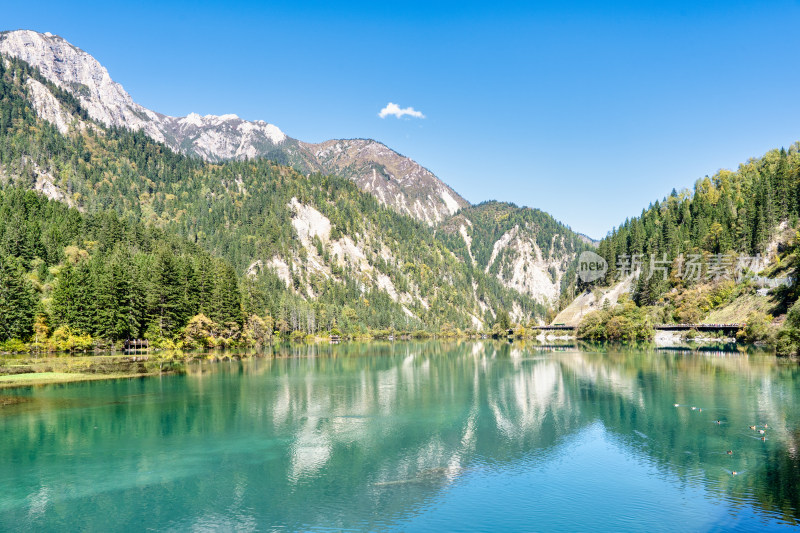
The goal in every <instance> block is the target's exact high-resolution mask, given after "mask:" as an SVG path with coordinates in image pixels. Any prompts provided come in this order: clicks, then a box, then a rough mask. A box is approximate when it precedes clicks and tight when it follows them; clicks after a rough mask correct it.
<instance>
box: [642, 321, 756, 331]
mask: <svg viewBox="0 0 800 533" xmlns="http://www.w3.org/2000/svg"><path fill="white" fill-rule="evenodd" d="M746 325H747V324H744V323H739V322H736V323H733V324H656V325H655V326H653V327H654V329H659V330H662V331H688V330H692V329H693V330H695V331H724V332H726V333H736V332H737V331H739V330H740V329H742V328H743V327H745V326H746Z"/></svg>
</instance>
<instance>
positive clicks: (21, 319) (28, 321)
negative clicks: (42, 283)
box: [0, 256, 36, 341]
mask: <svg viewBox="0 0 800 533" xmlns="http://www.w3.org/2000/svg"><path fill="white" fill-rule="evenodd" d="M35 312H36V296H35V294H34V291H33V289H32V288H31V285H30V283H29V282H28V280H26V279H25V276H24V274H23V273H22V270H21V269H20V268H19V267H18V266H17V265H16V264H15V263H14V261H13V260H12V259H10V258H6V257H3V256H0V341H5V340H8V339H19V340H27V339H28V337H30V336H31V334H32V333H33V319H34V315H35Z"/></svg>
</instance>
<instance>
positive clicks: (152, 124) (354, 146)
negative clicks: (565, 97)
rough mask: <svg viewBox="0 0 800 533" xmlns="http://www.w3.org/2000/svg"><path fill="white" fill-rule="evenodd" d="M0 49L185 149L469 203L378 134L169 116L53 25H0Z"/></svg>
mask: <svg viewBox="0 0 800 533" xmlns="http://www.w3.org/2000/svg"><path fill="white" fill-rule="evenodd" d="M0 52H2V53H5V54H7V55H9V56H12V57H17V58H19V59H22V60H24V61H25V62H26V63H28V64H30V65H31V66H34V67H36V68H38V69H39V71H40V72H41V73H42V75H43V76H44V77H45V78H47V79H48V80H50V81H52V82H53V83H55V84H56V85H57V86H58V87H59V88H62V89H65V90H67V91H69V92H71V93H72V94H73V95H75V96H76V98H78V100H79V101H80V102H81V104H82V105H83V106H84V107H85V108H86V109H87V111H88V113H89V115H90V116H91V117H92V118H94V119H96V120H98V121H100V122H102V123H104V124H106V125H107V126H120V127H127V128H129V129H132V130H142V131H144V132H145V133H146V134H147V135H148V136H150V137H151V138H152V139H154V140H156V141H158V142H163V143H165V144H166V145H168V146H170V148H172V149H173V150H176V151H180V152H182V153H185V154H187V155H196V156H199V157H201V158H203V159H205V160H207V161H210V162H220V161H223V160H227V159H246V158H249V159H252V158H256V157H268V158H272V159H277V160H278V161H279V162H281V163H284V164H289V165H290V166H294V167H295V168H298V170H301V171H304V172H314V171H317V172H322V173H325V174H343V175H345V177H348V178H349V179H352V180H353V181H355V182H356V183H357V184H358V185H359V187H360V188H362V190H366V191H367V192H370V193H371V194H373V195H375V196H376V198H378V199H379V201H380V202H381V203H383V204H384V205H387V206H389V207H391V208H393V209H395V210H397V211H398V212H401V213H405V214H408V215H410V216H413V217H415V218H417V219H418V220H423V221H425V222H426V223H427V224H430V225H433V224H436V223H438V222H441V221H442V220H444V219H445V218H447V217H448V216H450V215H453V214H454V213H455V212H456V211H458V209H460V208H462V207H467V206H469V205H470V204H469V202H467V201H466V200H465V199H464V198H462V197H461V196H460V195H459V194H458V193H457V192H456V191H455V190H453V189H452V188H451V187H450V186H448V185H447V184H446V183H444V182H443V181H441V180H440V179H439V178H437V177H436V176H435V175H434V174H433V173H432V172H430V171H429V170H428V169H426V168H424V167H423V166H422V165H420V164H419V163H417V162H416V161H413V160H412V159H410V158H407V157H404V156H402V155H400V154H399V153H398V152H396V151H394V150H392V149H391V148H389V147H388V146H386V145H384V144H382V143H380V142H378V141H374V140H366V139H364V140H362V139H331V140H328V141H323V142H321V143H306V142H303V141H300V140H297V139H293V138H291V137H289V136H287V135H286V134H285V133H284V132H283V131H282V130H281V129H280V128H279V127H278V126H276V125H274V124H270V123H267V122H265V121H262V120H256V121H247V120H243V119H241V118H239V117H238V116H237V115H234V114H225V115H204V116H201V115H199V114H197V113H190V114H189V115H187V116H185V117H172V116H168V115H165V114H162V113H159V112H157V111H153V110H150V109H147V108H145V107H144V106H142V105H140V104H138V103H136V102H135V101H134V100H133V98H132V97H131V96H130V94H128V93H127V92H126V91H125V90H124V88H123V87H122V85H120V84H119V83H117V82H115V81H114V80H113V79H112V78H111V76H110V74H109V72H108V70H107V69H106V68H105V67H104V66H103V65H101V64H100V63H99V62H98V61H97V60H96V59H95V58H94V57H92V56H91V55H90V54H89V53H87V52H85V51H84V50H82V49H80V48H78V47H77V46H75V45H73V44H71V43H70V42H69V41H67V40H66V39H64V38H62V37H60V36H57V35H53V34H51V33H44V34H42V33H38V32H35V31H32V30H14V31H7V32H1V33H0ZM330 147H333V148H334V150H333V151H331V150H329V148H330ZM379 178H380V179H379Z"/></svg>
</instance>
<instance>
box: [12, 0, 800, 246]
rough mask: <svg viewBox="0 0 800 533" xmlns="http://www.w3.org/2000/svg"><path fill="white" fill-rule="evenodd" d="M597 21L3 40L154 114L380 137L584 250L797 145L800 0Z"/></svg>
mask: <svg viewBox="0 0 800 533" xmlns="http://www.w3.org/2000/svg"><path fill="white" fill-rule="evenodd" d="M599 4H601V3H598V2H585V3H580V2H578V3H566V2H553V3H517V2H513V3H505V2H502V1H496V2H491V3H481V4H470V3H467V2H403V3H398V2H351V3H345V2H339V3H336V2H304V3H298V2H239V3H231V2H216V1H206V2H203V1H199V2H172V3H166V2H164V3H162V2H142V3H139V4H138V5H136V6H134V7H132V6H130V5H128V4H127V3H112V2H96V3H91V2H52V3H47V2H13V3H11V4H10V5H7V6H4V9H3V11H4V12H3V16H2V19H3V24H2V29H18V28H27V29H34V30H38V31H42V32H44V31H50V32H52V33H55V34H59V35H61V36H63V37H65V38H66V39H68V40H69V41H70V42H72V43H73V44H75V45H77V46H79V47H81V48H83V49H84V50H86V51H88V52H89V53H91V54H92V55H94V56H95V57H96V58H97V59H98V60H99V61H100V62H101V63H103V64H104V65H105V66H106V67H107V68H108V70H109V72H110V73H111V76H112V78H114V79H115V80H116V81H118V82H119V83H121V84H122V85H123V86H124V87H125V89H126V90H127V91H128V92H129V93H130V94H131V95H132V96H133V98H134V100H136V101H137V102H139V103H141V104H143V105H145V106H146V107H149V108H151V109H154V110H156V111H159V112H162V113H166V114H169V115H178V116H180V115H186V114H188V113H189V112H198V113H201V114H208V113H213V114H223V113H236V114H238V115H239V116H241V117H243V118H246V119H251V120H255V119H261V120H266V121H268V122H272V123H274V124H276V125H277V126H279V127H280V128H281V129H282V130H284V131H285V132H286V133H287V134H288V135H290V136H292V137H296V138H298V139H301V140H304V141H310V142H316V141H322V140H325V139H329V138H351V137H367V138H373V139H377V140H379V141H381V142H384V143H386V144H387V145H389V146H390V147H392V148H393V149H395V150H397V151H398V152H400V153H402V154H404V155H406V156H409V157H411V158H413V159H415V160H416V161H418V162H419V163H421V164H422V165H424V166H425V167H427V168H429V169H430V170H432V171H433V172H434V173H435V174H436V175H437V176H439V177H440V178H441V179H442V180H444V181H445V182H447V183H448V184H449V185H451V186H452V187H453V188H454V189H455V190H456V191H458V192H459V193H461V194H462V195H463V196H464V197H465V198H467V199H468V200H469V201H471V202H474V203H477V202H480V201H483V200H488V199H497V200H505V201H512V202H515V203H516V204H518V205H527V206H530V207H537V208H540V209H543V210H545V211H548V212H550V213H551V214H553V215H554V216H555V217H556V218H558V219H559V220H561V221H562V222H564V223H566V224H568V225H570V226H571V227H572V228H573V229H575V230H577V231H581V232H583V233H586V234H588V235H590V236H592V237H602V236H603V235H605V234H606V232H607V231H609V230H610V229H611V228H612V227H613V226H616V225H618V224H619V223H621V222H622V221H623V220H624V219H625V218H626V217H628V216H633V215H637V214H639V213H640V212H641V210H642V208H644V207H646V206H647V205H648V204H649V203H650V202H652V201H654V200H657V199H660V198H662V197H663V196H665V195H666V194H668V193H669V192H670V191H671V190H672V188H673V187H675V188H679V189H680V188H682V187H691V186H692V185H693V183H694V181H695V180H696V179H698V178H700V177H703V176H704V175H706V174H709V175H710V174H713V173H714V172H716V170H717V169H719V168H736V166H737V165H738V164H739V163H740V162H743V161H745V160H747V159H748V158H749V157H753V156H759V155H761V154H763V153H764V152H765V151H767V150H769V149H771V148H775V147H780V146H789V145H790V144H792V143H793V142H795V141H797V140H800V91H799V90H798V89H800V31H798V30H797V28H798V27H800V1H797V0H795V1H786V2H752V3H747V2H735V1H729V2H704V3H702V5H698V4H699V3H698V2H669V3H667V2H665V3H654V2H616V3H615V2H604V3H602V5H600V6H599ZM389 102H393V103H396V104H398V105H399V106H400V107H402V108H405V107H408V106H410V107H413V108H414V109H415V110H418V111H420V112H422V113H423V114H424V115H425V118H412V117H407V116H405V117H403V118H400V119H398V118H395V117H393V116H388V117H386V118H380V117H379V116H378V113H379V111H380V110H381V109H382V108H383V107H384V106H386V104H387V103H389Z"/></svg>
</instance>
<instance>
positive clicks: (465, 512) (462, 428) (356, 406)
mask: <svg viewBox="0 0 800 533" xmlns="http://www.w3.org/2000/svg"><path fill="white" fill-rule="evenodd" d="M0 394H3V395H5V396H24V397H25V398H26V399H27V400H28V401H25V402H23V403H19V404H16V405H11V406H6V407H2V408H0V530H2V531H14V530H20V531H45V530H89V531H108V530H131V531H141V530H148V529H149V530H159V531H162V530H167V531H170V530H174V531H186V530H215V531H218V530H237V531H250V530H259V531H261V530H288V531H294V530H320V529H326V530H327V529H332V530H342V529H352V530H402V531H443V530H449V531H493V530H494V531H497V530H502V531H508V530H525V531H553V530H561V531H587V530H608V531H620V530H637V531H676V530H677V531H686V530H694V531H716V530H740V531H752V530H761V531H763V530H787V529H791V528H794V527H796V524H797V522H796V519H797V518H798V517H800V507H799V505H800V456H798V454H800V370H799V369H798V366H797V365H796V364H787V363H779V362H777V361H776V360H775V359H774V358H771V357H769V356H765V355H758V354H753V353H751V354H749V355H748V354H739V353H705V354H703V353H671V352H666V353H665V352H660V351H655V350H652V349H651V350H641V349H639V350H637V349H630V348H628V349H624V348H619V347H617V348H602V347H592V346H581V348H580V349H576V348H570V349H567V350H565V351H558V350H556V351H553V350H548V349H543V348H537V347H536V346H535V345H527V346H526V345H510V344H502V343H491V342H476V343H471V342H470V343H435V342H431V343H395V344H393V345H390V344H378V343H375V344H361V345H359V344H355V345H347V344H345V345H340V346H320V347H299V348H287V349H286V351H285V352H283V356H282V357H280V358H274V359H272V358H270V359H256V360H249V361H244V362H239V361H232V362H224V363H209V362H203V363H196V364H192V365H190V366H189V368H188V373H187V374H186V375H182V376H165V377H161V378H146V379H132V380H117V381H105V382H89V383H76V384H70V385H60V386H58V385H56V386H44V387H38V388H28V389H15V390H10V391H2V392H0ZM675 404H678V407H675ZM693 407H694V408H696V409H693ZM716 421H719V423H716ZM765 424H766V426H767V427H766V428H765V429H764V425H765ZM752 425H757V426H760V429H764V431H765V434H764V436H765V437H766V440H764V441H762V440H761V434H760V433H759V432H758V431H757V430H756V431H754V430H752V429H750V428H749V426H752ZM728 450H730V451H731V452H733V453H732V454H729V453H728ZM734 471H736V472H738V474H737V475H733V474H732V472H734Z"/></svg>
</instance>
